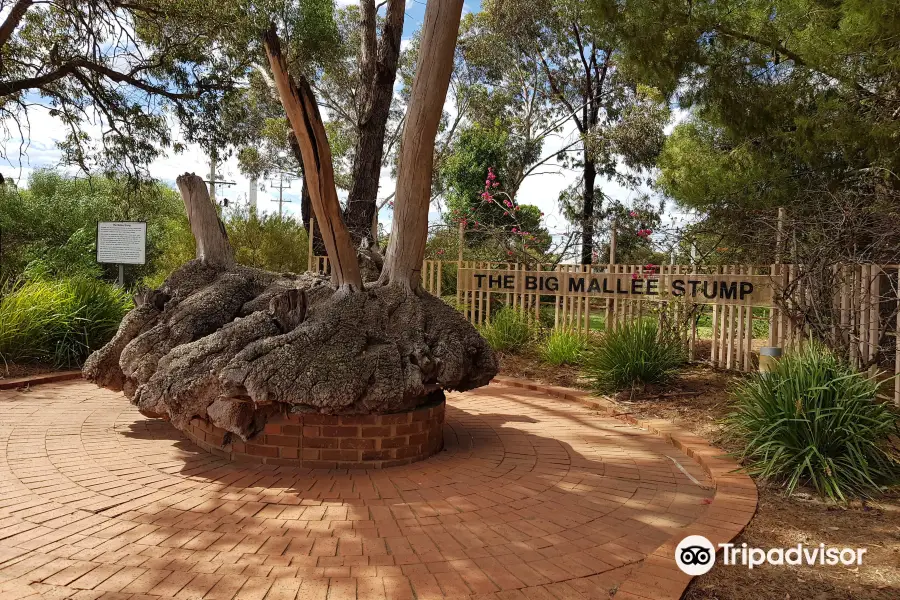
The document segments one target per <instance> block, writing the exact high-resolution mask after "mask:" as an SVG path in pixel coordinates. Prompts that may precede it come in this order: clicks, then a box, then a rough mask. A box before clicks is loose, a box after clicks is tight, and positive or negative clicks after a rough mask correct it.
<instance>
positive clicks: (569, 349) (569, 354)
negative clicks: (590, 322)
mask: <svg viewBox="0 0 900 600" xmlns="http://www.w3.org/2000/svg"><path fill="white" fill-rule="evenodd" d="M587 346H588V338H587V336H585V335H584V334H583V333H579V332H577V331H572V330H570V329H564V328H559V329H554V330H553V331H551V332H550V334H549V335H548V336H547V337H546V338H544V340H543V341H542V342H541V347H540V355H541V360H542V361H544V362H545V363H548V364H551V365H554V366H559V365H577V364H579V363H580V362H581V360H582V359H583V358H584V353H585V350H587Z"/></svg>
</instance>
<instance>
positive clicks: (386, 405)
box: [84, 175, 497, 439]
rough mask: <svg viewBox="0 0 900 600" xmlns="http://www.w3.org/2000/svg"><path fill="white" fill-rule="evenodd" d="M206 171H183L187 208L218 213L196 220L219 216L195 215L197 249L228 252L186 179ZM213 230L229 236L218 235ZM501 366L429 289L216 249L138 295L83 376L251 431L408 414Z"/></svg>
mask: <svg viewBox="0 0 900 600" xmlns="http://www.w3.org/2000/svg"><path fill="white" fill-rule="evenodd" d="M196 181H199V177H197V176H195V175H189V176H182V177H181V178H179V186H180V187H181V188H182V191H183V192H184V191H185V190H186V189H188V188H190V189H191V190H192V194H186V195H185V196H184V197H185V202H186V204H188V205H189V206H190V205H191V203H193V202H197V203H198V204H199V206H201V207H203V206H205V207H206V208H207V212H210V213H212V216H213V217H214V218H215V221H213V223H214V224H215V227H209V226H206V227H205V228H203V229H200V228H199V227H200V226H199V225H195V223H203V224H204V225H208V221H206V220H204V219H200V218H192V219H191V226H192V228H193V230H194V233H195V236H196V237H197V238H198V252H200V251H202V250H201V248H207V249H208V248H220V249H224V250H221V251H222V252H224V253H225V254H226V255H230V246H226V245H225V244H227V238H225V237H224V229H220V227H219V221H218V217H217V216H216V215H215V208H214V207H213V205H212V203H211V202H210V201H209V197H208V196H207V195H206V188H205V186H203V184H202V181H200V182H199V185H193V186H191V185H189V184H188V182H196ZM198 197H199V200H198V199H197V198H198ZM189 214H196V208H195V209H194V210H193V212H192V211H191V209H190V208H189ZM206 216H207V217H208V216H209V215H206ZM212 235H218V236H220V237H221V238H222V241H224V242H225V244H222V243H221V241H220V242H217V243H210V242H209V239H208V238H209V237H210V236H212ZM204 239H205V240H206V241H205V243H204V242H201V240H204ZM496 370H497V363H496V360H495V358H494V355H493V353H492V352H491V350H490V348H489V347H488V346H487V344H486V343H485V341H484V340H483V339H482V338H481V336H480V335H478V332H477V331H476V330H475V329H474V328H473V327H472V325H471V324H469V323H468V321H466V320H465V318H463V316H462V315H461V314H460V313H459V312H457V311H456V310H454V309H453V308H451V307H450V306H448V305H447V304H445V303H444V302H442V301H441V300H440V299H438V298H435V297H433V296H431V295H430V294H427V293H425V292H423V291H421V290H419V291H417V292H415V293H411V292H409V290H407V289H406V288H404V287H402V286H391V285H387V286H385V285H379V284H369V285H368V286H366V287H365V288H364V289H363V290H360V291H356V292H346V291H344V290H343V289H341V288H338V289H337V290H335V289H334V288H333V287H332V286H331V285H330V282H329V280H328V279H326V278H324V277H321V276H318V275H313V274H309V273H307V274H302V275H292V274H278V273H270V272H267V271H262V270H259V269H253V268H249V267H243V266H240V265H236V264H234V263H233V260H228V259H227V258H226V259H222V258H221V257H215V258H214V257H212V256H210V255H208V254H207V255H202V256H200V257H199V258H198V259H196V260H193V261H190V262H189V263H187V264H185V265H184V266H182V267H181V268H179V269H178V270H176V271H175V272H174V273H172V275H171V276H169V278H168V279H167V280H166V281H165V283H164V284H163V285H162V287H161V288H160V289H158V290H154V291H152V292H150V293H148V294H146V295H145V296H144V297H142V298H138V306H136V307H135V309H134V310H133V311H131V313H129V314H128V315H127V316H126V317H125V319H124V320H123V321H122V325H121V327H120V328H119V331H118V333H117V334H116V336H115V337H114V338H113V339H112V341H110V342H109V344H107V345H106V346H105V347H103V348H102V349H100V350H98V351H97V352H95V353H94V354H93V355H91V357H90V358H89V359H88V361H87V363H86V364H85V367H84V374H85V377H86V378H87V379H88V380H90V381H93V382H95V383H97V384H99V385H102V386H104V387H108V388H110V389H115V390H124V392H125V394H126V395H127V396H128V397H129V398H130V399H131V400H132V402H133V403H134V404H135V405H136V406H137V407H138V408H139V409H140V410H141V412H143V413H144V414H146V415H150V416H160V417H164V418H167V419H169V420H171V421H172V423H173V424H174V425H175V426H176V427H178V428H180V429H183V428H185V427H186V426H187V425H188V423H189V422H190V420H191V419H192V418H195V417H197V418H201V419H205V420H209V421H210V422H211V423H213V424H214V425H216V426H217V427H220V428H221V429H224V430H226V431H229V432H232V433H234V434H236V435H238V436H240V437H241V438H242V439H247V438H249V437H251V436H253V435H254V434H256V433H257V432H259V431H261V430H262V428H263V426H264V425H265V423H266V420H267V418H268V417H269V416H270V415H274V414H279V413H291V412H295V413H302V412H311V411H313V412H319V413H325V414H363V413H386V412H396V411H403V410H408V409H412V408H414V407H416V406H418V405H420V404H423V403H426V402H428V401H429V400H433V398H434V395H435V394H440V393H441V390H468V389H472V388H475V387H478V386H481V385H485V384H486V383H487V382H488V381H490V379H491V378H492V377H493V376H494V374H495V373H496Z"/></svg>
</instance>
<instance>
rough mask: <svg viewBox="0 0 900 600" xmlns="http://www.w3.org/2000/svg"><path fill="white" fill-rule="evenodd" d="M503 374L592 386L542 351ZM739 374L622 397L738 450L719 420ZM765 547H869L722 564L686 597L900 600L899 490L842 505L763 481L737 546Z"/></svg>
mask: <svg viewBox="0 0 900 600" xmlns="http://www.w3.org/2000/svg"><path fill="white" fill-rule="evenodd" d="M501 373H502V374H503V375H509V376H515V377H528V378H531V379H535V380H538V381H543V382H546V383H552V384H554V385H565V386H570V387H580V388H587V387H589V384H588V382H587V381H586V380H584V379H583V378H581V377H580V376H579V373H578V370H577V369H576V368H573V367H548V366H546V365H541V364H540V361H538V360H537V359H536V358H535V357H512V356H509V357H503V358H502V359H501ZM739 377H740V375H735V374H732V373H727V372H723V371H718V370H715V369H712V368H708V367H704V366H691V367H689V368H687V369H685V370H684V371H683V372H682V374H681V375H680V376H679V377H678V378H677V379H676V380H675V381H673V382H672V383H670V384H669V385H666V386H664V387H660V388H655V389H647V390H644V391H642V392H640V393H625V394H619V395H618V396H617V397H616V398H615V399H616V401H617V402H619V403H620V404H622V405H623V406H627V407H628V408H629V409H630V410H631V412H633V413H634V414H635V415H638V416H644V417H653V418H663V419H666V420H669V421H672V422H674V423H676V424H678V425H679V426H681V427H682V428H684V429H686V430H689V431H693V432H695V433H697V434H699V435H702V436H704V437H706V438H707V439H709V440H710V441H712V442H713V443H714V444H716V445H717V446H719V447H720V448H723V449H725V450H729V451H733V450H735V445H734V443H733V442H732V441H730V440H728V439H726V438H725V437H724V435H723V433H722V428H721V425H720V423H719V421H720V420H721V419H722V417H724V416H725V415H726V414H728V412H729V401H728V390H729V387H730V386H731V385H733V384H734V382H735V381H736V380H737V379H738V378H739ZM745 542H746V543H747V544H748V546H752V547H758V548H763V549H769V548H787V547H791V546H796V545H797V544H798V543H803V544H804V545H807V546H818V545H819V544H820V543H824V544H825V545H826V546H836V547H840V548H845V547H847V548H866V549H867V553H866V554H865V555H864V559H863V564H862V565H861V566H858V567H852V568H851V567H846V566H843V565H839V566H834V567H831V566H819V567H807V566H762V567H757V568H755V569H753V570H752V571H751V570H750V569H748V568H746V567H743V566H725V565H722V564H719V565H718V566H716V567H715V568H714V569H713V570H712V571H710V572H709V573H708V574H706V575H703V576H701V577H697V578H695V579H694V581H693V582H692V583H691V585H690V587H688V589H687V592H686V593H685V595H684V598H685V599H686V600H800V599H803V600H851V599H852V600H898V599H900V489H895V490H893V491H892V492H891V493H889V494H887V495H885V496H884V497H881V498H878V499H877V500H875V501H869V502H865V503H862V502H854V503H852V504H851V505H849V506H839V505H835V504H831V503H827V502H824V501H822V500H819V499H818V498H817V497H816V496H815V494H813V493H811V492H810V491H808V490H801V491H800V492H799V493H797V494H795V495H794V496H793V497H792V498H785V497H784V496H783V495H782V493H781V490H780V489H778V488H777V487H763V486H760V499H759V507H758V509H757V513H756V516H755V517H754V519H753V521H752V522H751V523H750V525H749V526H748V527H747V529H746V530H745V531H744V532H743V533H742V534H741V535H740V536H739V537H738V538H737V540H736V541H735V543H736V544H738V545H740V544H742V543H745Z"/></svg>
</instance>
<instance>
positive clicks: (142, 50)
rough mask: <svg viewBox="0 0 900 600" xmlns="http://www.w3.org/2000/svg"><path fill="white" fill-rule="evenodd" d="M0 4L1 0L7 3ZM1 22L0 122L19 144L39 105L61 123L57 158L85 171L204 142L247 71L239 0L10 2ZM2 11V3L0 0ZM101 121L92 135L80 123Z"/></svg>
mask: <svg viewBox="0 0 900 600" xmlns="http://www.w3.org/2000/svg"><path fill="white" fill-rule="evenodd" d="M3 4H4V5H6V4H8V3H6V2H4V3H3ZM11 4H12V5H11V6H10V7H9V10H8V11H4V12H5V17H4V19H3V21H2V23H0V119H2V124H3V127H4V128H5V129H6V132H7V134H8V136H9V137H13V138H15V137H16V136H18V137H20V138H21V140H22V142H23V145H24V144H27V142H28V135H29V134H28V128H29V117H30V116H31V115H33V114H34V111H35V110H36V109H37V108H38V107H46V108H48V109H49V113H50V115H52V116H55V117H57V118H59V119H61V120H62V122H63V124H64V126H65V128H66V130H67V135H66V138H65V140H64V141H63V142H62V143H61V147H62V149H63V151H64V155H65V158H66V159H67V160H68V161H69V162H72V163H75V164H77V165H79V166H81V167H82V168H83V169H85V170H94V169H102V170H106V171H115V170H122V169H125V170H127V171H129V172H131V173H132V174H146V171H145V166H146V165H147V164H148V163H149V162H150V161H152V160H153V159H154V158H156V157H157V156H158V155H159V154H160V152H162V151H163V149H164V148H166V147H167V146H171V145H172V143H173V136H172V134H171V131H170V124H169V122H168V121H167V118H166V117H167V114H170V113H171V114H174V115H175V116H176V117H177V119H178V120H179V121H180V122H181V124H182V125H183V129H184V133H185V137H186V139H187V140H188V141H194V140H199V141H204V140H207V139H209V138H210V136H209V132H210V131H211V129H210V125H209V123H210V121H211V119H213V118H216V116H217V115H216V114H215V113H216V112H217V107H218V106H219V105H220V103H221V102H222V101H223V100H225V99H226V96H227V94H228V93H229V92H230V91H231V90H232V89H233V88H234V85H235V81H236V80H237V79H238V78H240V77H242V76H243V74H244V71H245V69H246V66H247V63H246V56H242V55H241V53H239V52H236V49H238V48H243V49H244V50H245V51H246V48H247V39H248V38H247V37H246V33H247V32H248V29H247V28H243V27H235V24H236V23H242V22H244V21H246V20H247V19H248V18H249V17H247V11H246V10H244V8H245V7H243V6H242V4H243V2H239V1H228V2H218V3H215V4H214V5H210V4H209V3H207V2H202V1H200V0H188V1H184V0H151V1H148V2H138V3H135V2H130V1H126V0H59V1H56V2H52V3H47V2H38V1H35V0H17V1H16V2H14V3H11ZM4 8H5V6H4ZM89 122H95V123H99V125H100V135H99V139H94V138H93V137H92V136H91V135H90V133H89V131H88V127H87V123H89Z"/></svg>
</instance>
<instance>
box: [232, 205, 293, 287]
mask: <svg viewBox="0 0 900 600" xmlns="http://www.w3.org/2000/svg"><path fill="white" fill-rule="evenodd" d="M225 228H226V230H227V231H228V239H229V241H230V242H231V245H232V246H233V247H234V249H235V258H236V259H237V261H238V262H239V263H240V264H242V265H246V266H248V267H258V268H260V269H266V270H268V271H276V272H279V271H280V272H289V273H302V272H304V271H306V268H307V265H308V264H309V263H308V256H309V238H308V237H307V235H306V229H304V227H303V223H301V222H300V221H298V220H296V219H294V218H293V217H284V218H279V217H278V215H275V214H265V213H264V214H261V215H251V214H250V212H249V210H247V208H245V207H237V208H235V209H233V210H230V211H228V213H227V214H226V215H225Z"/></svg>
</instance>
